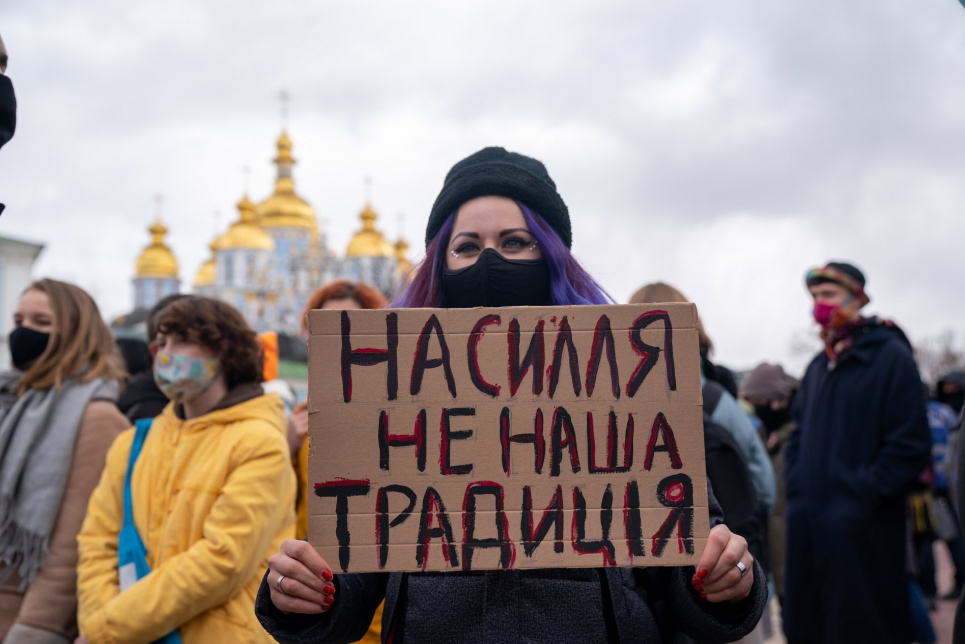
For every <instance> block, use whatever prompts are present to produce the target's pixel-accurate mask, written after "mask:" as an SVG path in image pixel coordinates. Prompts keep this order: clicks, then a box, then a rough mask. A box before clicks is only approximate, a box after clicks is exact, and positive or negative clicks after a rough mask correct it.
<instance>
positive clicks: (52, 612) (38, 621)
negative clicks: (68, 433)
mask: <svg viewBox="0 0 965 644" xmlns="http://www.w3.org/2000/svg"><path fill="white" fill-rule="evenodd" d="M129 426H130V423H128V422H127V419H126V418H124V416H122V415H121V413H120V412H119V411H117V408H116V407H115V406H114V401H113V400H91V401H90V402H89V403H88V404H87V409H85V410H84V415H83V417H82V418H81V421H80V426H79V427H78V428H77V440H76V442H75V443H74V457H73V460H72V462H71V465H70V474H68V475H67V485H66V487H65V488H64V498H63V500H62V501H61V502H60V512H59V513H58V515H57V521H56V523H55V524H54V530H53V532H52V533H51V534H50V539H49V541H48V544H47V556H46V558H45V559H44V563H43V566H42V567H41V568H40V572H38V573H37V576H36V577H35V578H34V580H33V581H32V582H31V583H30V585H29V586H27V590H26V591H25V592H24V591H21V590H20V577H19V576H18V575H17V573H16V572H15V571H13V572H12V574H11V575H10V577H9V578H8V579H7V580H6V582H5V583H4V584H3V585H2V586H0V640H7V641H14V640H15V639H16V638H18V637H23V638H25V639H26V638H28V637H30V638H32V639H29V641H31V642H38V643H40V642H46V643H50V644H54V643H61V644H70V643H71V642H73V641H74V638H75V637H77V533H78V532H80V527H81V524H82V523H83V521H84V513H85V511H86V510H87V501H88V499H89V498H90V495H91V493H92V492H93V491H94V488H95V487H96V486H97V481H98V480H99V479H100V477H101V471H102V470H103V469H104V459H105V457H106V456H107V451H108V449H109V448H110V446H111V443H113V442H114V439H116V438H117V436H118V435H119V434H120V433H121V432H123V431H124V430H125V429H127V428H128V427H129ZM2 571H3V566H2V565H0V572H2ZM8 635H9V639H8ZM21 641H22V640H21Z"/></svg>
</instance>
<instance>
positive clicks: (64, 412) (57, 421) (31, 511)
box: [0, 371, 118, 591]
mask: <svg viewBox="0 0 965 644" xmlns="http://www.w3.org/2000/svg"><path fill="white" fill-rule="evenodd" d="M19 377H20V373H19V372H15V371H6V372H0V564H3V565H4V566H5V567H6V570H3V571H0V582H2V580H3V579H4V578H5V577H7V576H9V575H10V574H11V572H12V571H13V570H14V568H18V572H19V574H20V578H21V580H22V581H21V584H20V589H21V590H22V591H23V590H26V588H27V586H28V585H29V584H30V582H31V581H32V580H33V578H34V577H35V576H36V575H37V571H39V570H40V566H41V564H42V563H43V559H44V556H45V555H46V554H47V540H48V539H49V537H50V533H51V531H52V530H53V527H54V522H55V521H56V520H57V515H58V514H59V512H60V503H61V500H62V499H63V496H64V490H65V488H66V486H67V475H68V474H69V472H70V466H71V463H72V462H73V456H74V443H75V441H76V439H77V430H78V428H79V427H80V422H81V419H82V418H83V416H84V411H85V410H86V409H87V404H88V403H89V402H90V401H91V400H92V399H95V398H97V399H109V400H116V398H117V394H118V385H117V383H116V382H115V381H113V380H102V379H95V380H92V381H90V382H78V381H77V380H65V381H64V382H63V384H62V386H61V388H60V389H58V388H56V387H51V388H50V389H30V390H28V391H27V392H26V393H25V394H23V395H22V396H19V397H17V396H16V390H17V380H18V379H19Z"/></svg>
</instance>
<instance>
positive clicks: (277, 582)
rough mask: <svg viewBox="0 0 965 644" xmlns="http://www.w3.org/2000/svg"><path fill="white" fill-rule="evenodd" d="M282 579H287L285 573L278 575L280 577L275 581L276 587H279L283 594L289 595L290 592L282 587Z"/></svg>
mask: <svg viewBox="0 0 965 644" xmlns="http://www.w3.org/2000/svg"><path fill="white" fill-rule="evenodd" d="M282 579H285V575H278V579H277V580H276V581H275V588H277V589H278V592H280V593H281V594H282V595H287V594H288V593H286V592H285V589H284V588H282V587H281V580H282Z"/></svg>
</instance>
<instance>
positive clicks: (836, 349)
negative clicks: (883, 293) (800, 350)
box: [821, 315, 910, 371]
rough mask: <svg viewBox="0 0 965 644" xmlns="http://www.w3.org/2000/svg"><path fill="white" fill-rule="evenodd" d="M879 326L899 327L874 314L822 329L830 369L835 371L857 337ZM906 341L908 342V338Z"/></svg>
mask: <svg viewBox="0 0 965 644" xmlns="http://www.w3.org/2000/svg"><path fill="white" fill-rule="evenodd" d="M878 326H883V327H888V328H892V329H897V328H898V327H897V326H896V325H895V323H894V322H892V321H891V320H885V319H884V318H879V317H878V316H877V315H873V316H871V317H870V318H863V317H857V318H854V319H853V320H850V321H848V322H845V323H844V324H842V325H841V326H835V327H828V328H826V329H822V330H821V339H822V340H824V352H825V353H826V354H827V356H828V371H833V370H834V368H835V367H836V366H837V365H838V363H839V362H841V359H842V358H843V357H844V356H845V354H847V353H848V351H850V350H851V347H852V346H854V340H855V338H856V337H858V336H859V335H861V334H862V333H864V332H865V331H867V330H868V329H870V328H872V327H878ZM902 336H904V334H902ZM905 342H907V339H906V340H905ZM909 346H910V345H909Z"/></svg>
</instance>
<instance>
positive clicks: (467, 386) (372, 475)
mask: <svg viewBox="0 0 965 644" xmlns="http://www.w3.org/2000/svg"><path fill="white" fill-rule="evenodd" d="M308 321H309V328H310V330H311V338H310V339H309V341H308V352H309V393H308V408H309V413H310V416H309V417H310V425H309V427H310V430H309V436H310V445H311V447H310V457H309V499H310V500H309V504H308V512H309V518H308V534H309V541H310V542H311V543H312V544H313V545H314V547H315V548H316V549H317V550H318V552H319V553H320V554H321V555H322V556H323V557H324V558H325V559H326V561H328V563H329V565H331V566H332V569H333V570H335V571H344V572H374V571H420V570H442V571H446V570H484V569H498V568H503V569H509V568H555V567H598V566H661V565H664V566H667V565H686V564H694V563H696V560H697V558H698V557H699V555H700V552H701V550H702V549H703V545H704V542H705V540H706V536H707V533H708V531H709V518H708V512H707V484H706V475H705V468H704V441H703V429H702V402H701V393H700V391H701V387H700V371H699V357H698V349H697V330H696V327H695V324H696V321H697V311H696V308H695V307H694V305H692V304H662V305H618V306H575V307H519V308H503V309H484V308H479V309H396V310H392V309H384V310H378V311H359V310H351V311H311V312H310V313H309V316H308Z"/></svg>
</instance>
